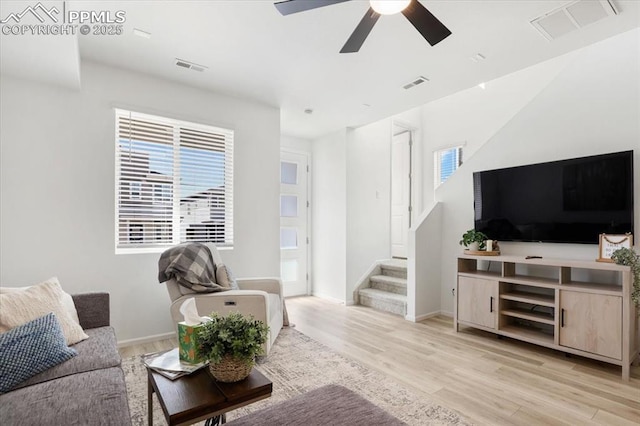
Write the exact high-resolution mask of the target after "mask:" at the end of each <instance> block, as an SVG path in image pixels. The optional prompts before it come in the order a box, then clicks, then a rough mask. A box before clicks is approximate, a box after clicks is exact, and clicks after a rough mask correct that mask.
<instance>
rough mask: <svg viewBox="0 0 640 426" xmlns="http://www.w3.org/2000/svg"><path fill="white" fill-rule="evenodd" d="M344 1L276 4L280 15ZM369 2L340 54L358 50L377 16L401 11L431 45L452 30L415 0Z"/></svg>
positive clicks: (306, 0) (307, 0)
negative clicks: (367, 8)
mask: <svg viewBox="0 0 640 426" xmlns="http://www.w3.org/2000/svg"><path fill="white" fill-rule="evenodd" d="M346 1H350V0H285V1H281V2H278V3H275V6H276V9H278V11H279V12H280V13H281V14H283V15H290V14H292V13H298V12H304V11H305V10H311V9H317V8H319V7H323V6H330V5H332V4H336V3H344V2H346ZM369 3H370V7H369V10H368V11H367V13H366V14H365V15H364V17H363V18H362V20H361V21H360V23H359V24H358V26H357V27H356V29H355V30H354V31H353V33H352V34H351V37H349V39H348V40H347V42H346V43H345V45H344V46H343V47H342V50H340V53H353V52H357V51H358V50H360V47H362V44H363V43H364V40H365V39H366V38H367V36H368V35H369V33H370V32H371V29H372V28H373V26H374V25H375V23H376V22H377V21H378V18H380V15H393V14H396V13H402V14H403V15H404V16H405V17H406V18H407V19H408V20H409V22H411V24H412V25H413V26H414V27H415V28H416V30H418V32H419V33H420V34H422V37H424V38H425V40H427V42H429V44H430V45H431V46H435V45H436V44H438V43H440V42H441V41H442V40H444V39H445V38H447V37H449V36H450V35H451V31H449V29H448V28H447V27H445V26H444V24H443V23H442V22H440V21H439V20H438V18H436V17H435V16H433V14H432V13H431V12H429V11H428V10H427V8H425V7H424V6H423V5H422V4H421V3H420V2H419V1H418V0H378V1H376V0H370V1H369Z"/></svg>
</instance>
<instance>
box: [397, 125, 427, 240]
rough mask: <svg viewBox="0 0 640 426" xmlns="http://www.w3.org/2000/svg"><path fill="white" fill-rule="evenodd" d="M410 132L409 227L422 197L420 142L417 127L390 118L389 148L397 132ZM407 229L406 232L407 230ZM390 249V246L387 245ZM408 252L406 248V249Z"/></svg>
mask: <svg viewBox="0 0 640 426" xmlns="http://www.w3.org/2000/svg"><path fill="white" fill-rule="evenodd" d="M404 132H410V139H409V140H410V141H411V145H410V151H409V152H410V157H409V169H410V170H409V173H410V174H411V182H410V185H409V203H410V205H411V211H410V213H409V223H410V225H409V229H411V227H412V226H413V225H415V223H416V221H417V218H418V215H419V214H420V213H421V212H422V207H423V206H422V197H421V196H419V194H421V191H422V168H421V167H420V164H421V161H420V159H421V158H422V144H421V143H420V142H419V141H420V139H419V133H418V132H419V129H418V127H416V126H414V125H412V124H409V123H407V122H405V121H402V120H396V119H392V120H391V128H390V137H389V149H392V145H393V138H394V137H395V136H397V135H398V134H401V133H404ZM389 171H390V173H389V185H390V186H389V187H390V188H391V187H392V175H393V160H392V158H391V155H389ZM389 225H390V226H389V239H390V241H391V240H392V235H391V202H390V203H389ZM409 229H407V232H409ZM389 250H391V246H390V247H389ZM407 252H408V250H407Z"/></svg>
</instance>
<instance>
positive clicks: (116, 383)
mask: <svg viewBox="0 0 640 426" xmlns="http://www.w3.org/2000/svg"><path fill="white" fill-rule="evenodd" d="M0 419H2V422H1V423H2V425H3V426H9V425H21V426H22V425H103V426H107V425H113V426H124V425H130V424H131V415H130V413H129V404H128V402H127V388H126V384H125V381H124V373H123V372H122V370H121V369H120V367H113V368H107V369H102V370H94V371H88V372H85V373H79V374H74V375H72V376H66V377H61V378H59V379H57V380H50V381H48V382H44V383H40V384H37V385H34V386H28V387H25V388H21V389H17V390H14V391H13V392H9V393H6V394H3V395H0Z"/></svg>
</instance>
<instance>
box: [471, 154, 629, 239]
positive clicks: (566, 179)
mask: <svg viewBox="0 0 640 426" xmlns="http://www.w3.org/2000/svg"><path fill="white" fill-rule="evenodd" d="M473 192H474V210H475V229H476V230H477V231H482V232H484V233H485V234H486V235H487V236H488V237H489V238H490V239H493V240H498V241H537V242H556V243H587V244H598V236H599V234H601V233H606V234H624V233H627V232H630V233H633V217H634V214H633V151H625V152H617V153H612V154H604V155H596V156H591V157H582V158H574V159H571V160H562V161H553V162H549V163H541V164H532V165H527V166H520V167H511V168H506V169H498V170H487V171H481V172H475V173H474V174H473Z"/></svg>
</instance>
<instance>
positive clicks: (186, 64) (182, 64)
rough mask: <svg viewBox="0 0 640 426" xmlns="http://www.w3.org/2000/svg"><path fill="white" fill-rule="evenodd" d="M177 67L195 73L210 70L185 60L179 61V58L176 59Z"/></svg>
mask: <svg viewBox="0 0 640 426" xmlns="http://www.w3.org/2000/svg"><path fill="white" fill-rule="evenodd" d="M176 66H178V67H182V68H186V69H189V70H193V71H199V72H202V71H204V70H206V69H207V68H208V67H205V66H204V65H198V64H195V63H193V62H189V61H185V60H183V59H178V58H176Z"/></svg>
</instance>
